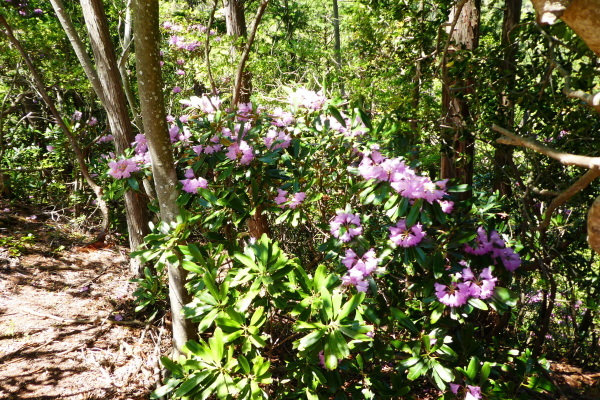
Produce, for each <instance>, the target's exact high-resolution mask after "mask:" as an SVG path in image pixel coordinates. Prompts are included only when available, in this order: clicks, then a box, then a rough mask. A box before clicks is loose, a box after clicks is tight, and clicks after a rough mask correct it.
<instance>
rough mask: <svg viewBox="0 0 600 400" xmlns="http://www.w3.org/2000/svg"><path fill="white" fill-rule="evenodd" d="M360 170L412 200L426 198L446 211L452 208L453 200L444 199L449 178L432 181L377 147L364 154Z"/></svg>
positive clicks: (366, 175) (366, 177) (363, 174)
mask: <svg viewBox="0 0 600 400" xmlns="http://www.w3.org/2000/svg"><path fill="white" fill-rule="evenodd" d="M358 172H359V173H360V175H361V176H362V177H363V178H364V179H367V180H369V179H376V180H378V181H381V182H389V183H390V186H391V187H392V188H393V189H394V190H395V191H396V192H398V193H399V194H400V195H402V196H403V197H406V198H408V199H411V200H416V199H425V200H427V201H428V202H429V203H430V204H431V203H433V202H434V201H437V202H439V203H440V205H441V206H442V210H443V211H444V212H450V211H451V210H452V202H450V201H445V200H442V198H443V197H444V196H445V195H446V183H447V181H448V180H447V179H444V180H441V181H437V182H432V181H431V179H430V178H429V177H426V176H419V175H417V173H416V172H415V171H414V170H412V169H411V168H410V167H409V166H407V165H406V164H405V163H404V161H402V159H400V158H386V157H384V156H383V155H381V153H380V152H379V151H378V150H377V149H375V150H372V151H371V155H370V156H364V158H363V159H362V161H361V163H360V165H359V166H358Z"/></svg>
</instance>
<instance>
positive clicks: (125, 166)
mask: <svg viewBox="0 0 600 400" xmlns="http://www.w3.org/2000/svg"><path fill="white" fill-rule="evenodd" d="M108 166H109V167H110V170H109V171H108V174H109V175H110V176H112V177H113V178H116V179H123V178H129V177H130V176H131V173H132V172H135V171H139V169H140V167H139V166H138V165H137V163H136V162H135V161H134V160H132V159H129V158H125V159H123V160H119V161H111V162H109V163H108Z"/></svg>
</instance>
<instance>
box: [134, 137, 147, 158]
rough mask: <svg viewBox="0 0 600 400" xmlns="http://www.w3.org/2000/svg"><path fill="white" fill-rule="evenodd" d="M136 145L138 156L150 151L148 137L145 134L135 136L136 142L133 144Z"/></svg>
mask: <svg viewBox="0 0 600 400" xmlns="http://www.w3.org/2000/svg"><path fill="white" fill-rule="evenodd" d="M132 145H135V152H136V153H137V154H142V153H145V152H147V151H148V141H147V140H146V135H144V134H143V133H138V134H137V135H135V142H133V143H132Z"/></svg>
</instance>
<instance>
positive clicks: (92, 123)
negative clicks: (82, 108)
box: [87, 117, 98, 126]
mask: <svg viewBox="0 0 600 400" xmlns="http://www.w3.org/2000/svg"><path fill="white" fill-rule="evenodd" d="M87 124H88V125H89V126H94V125H98V120H97V119H96V118H95V117H90V119H89V120H88V122H87Z"/></svg>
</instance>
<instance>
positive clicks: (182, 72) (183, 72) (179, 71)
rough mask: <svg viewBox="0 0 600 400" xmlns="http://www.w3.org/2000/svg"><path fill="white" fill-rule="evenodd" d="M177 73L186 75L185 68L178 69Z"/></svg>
mask: <svg viewBox="0 0 600 400" xmlns="http://www.w3.org/2000/svg"><path fill="white" fill-rule="evenodd" d="M175 73H176V74H177V75H185V71H184V70H182V69H178V70H177V71H175Z"/></svg>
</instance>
